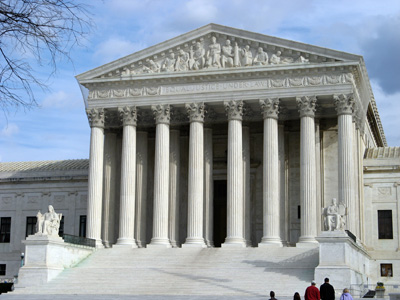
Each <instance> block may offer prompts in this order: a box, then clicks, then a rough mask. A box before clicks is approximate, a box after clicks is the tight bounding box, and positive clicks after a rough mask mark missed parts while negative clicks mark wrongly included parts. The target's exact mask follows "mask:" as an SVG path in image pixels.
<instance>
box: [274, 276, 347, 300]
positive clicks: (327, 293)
mask: <svg viewBox="0 0 400 300" xmlns="http://www.w3.org/2000/svg"><path fill="white" fill-rule="evenodd" d="M316 285H317V283H316V282H315V281H314V280H313V281H311V285H310V286H309V287H308V288H307V289H306V292H305V294H304V300H335V289H334V288H333V286H332V285H331V284H330V283H329V278H325V280H324V283H323V284H322V285H321V286H320V288H319V289H318V288H317V287H316ZM269 295H270V297H271V299H269V300H277V299H276V298H275V292H274V291H271V292H270V293H269ZM293 300H301V297H300V294H299V293H298V292H296V293H294V296H293ZM340 300H353V297H352V296H351V295H350V293H349V289H347V288H346V289H344V290H343V293H342V295H341V296H340Z"/></svg>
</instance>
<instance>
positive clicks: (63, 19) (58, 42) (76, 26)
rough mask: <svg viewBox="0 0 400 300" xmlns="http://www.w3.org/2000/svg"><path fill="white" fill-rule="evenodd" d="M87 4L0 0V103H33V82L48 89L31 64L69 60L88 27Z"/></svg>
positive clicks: (26, 105) (7, 105) (74, 0)
mask: <svg viewBox="0 0 400 300" xmlns="http://www.w3.org/2000/svg"><path fill="white" fill-rule="evenodd" d="M92 25H93V24H92V19H91V17H90V16H89V13H88V7H87V6H86V5H84V4H81V3H79V1H77V0H0V106H1V108H2V109H3V110H8V108H10V107H14V108H18V107H23V108H30V107H32V106H37V102H36V98H35V95H34V93H33V87H34V86H37V87H40V88H42V89H47V88H48V86H47V84H46V81H45V80H43V79H41V78H40V76H38V74H39V71H38V70H35V69H34V66H32V65H31V63H32V59H31V58H33V59H34V63H35V64H37V65H39V66H50V67H51V71H50V74H48V75H49V76H51V75H53V74H54V72H55V71H56V70H57V63H58V62H59V61H60V60H63V59H64V60H65V59H66V60H69V61H71V62H72V60H71V57H70V53H71V50H72V48H73V47H74V46H77V45H82V42H83V41H84V40H85V36H86V35H87V34H89V32H90V29H91V27H92Z"/></svg>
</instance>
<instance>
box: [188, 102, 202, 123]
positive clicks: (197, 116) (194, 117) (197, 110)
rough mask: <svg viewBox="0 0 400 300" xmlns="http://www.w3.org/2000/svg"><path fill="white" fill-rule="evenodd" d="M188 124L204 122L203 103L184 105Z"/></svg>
mask: <svg viewBox="0 0 400 300" xmlns="http://www.w3.org/2000/svg"><path fill="white" fill-rule="evenodd" d="M185 108H186V111H187V114H188V116H189V119H190V122H204V112H205V111H204V102H201V103H187V104H185Z"/></svg>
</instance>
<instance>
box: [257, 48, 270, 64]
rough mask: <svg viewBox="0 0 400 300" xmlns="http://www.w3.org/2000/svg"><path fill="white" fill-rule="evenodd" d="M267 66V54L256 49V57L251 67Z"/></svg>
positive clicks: (262, 50) (260, 49) (261, 49)
mask: <svg viewBox="0 0 400 300" xmlns="http://www.w3.org/2000/svg"><path fill="white" fill-rule="evenodd" d="M267 64H268V54H267V52H264V49H263V48H262V47H258V49H257V53H256V56H255V57H254V60H253V65H254V66H264V65H267Z"/></svg>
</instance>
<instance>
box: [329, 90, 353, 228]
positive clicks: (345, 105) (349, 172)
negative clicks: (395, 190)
mask: <svg viewBox="0 0 400 300" xmlns="http://www.w3.org/2000/svg"><path fill="white" fill-rule="evenodd" d="M334 100H335V106H336V111H337V113H338V139H339V140H338V145H339V147H338V162H339V165H338V172H339V202H342V203H343V204H344V205H345V206H346V207H347V216H346V229H348V230H350V231H351V232H352V233H353V234H355V233H356V232H357V230H356V222H357V220H356V219H355V209H356V203H355V187H354V159H353V151H354V149H353V117H352V115H353V108H354V99H353V95H352V94H349V95H343V94H342V95H334Z"/></svg>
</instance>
